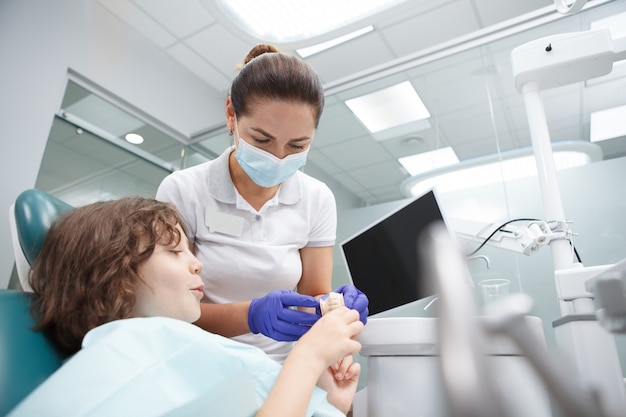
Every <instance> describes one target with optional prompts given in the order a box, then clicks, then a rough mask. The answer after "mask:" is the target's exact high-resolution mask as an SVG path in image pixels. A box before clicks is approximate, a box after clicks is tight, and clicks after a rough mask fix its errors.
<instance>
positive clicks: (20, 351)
mask: <svg viewBox="0 0 626 417" xmlns="http://www.w3.org/2000/svg"><path fill="white" fill-rule="evenodd" d="M71 208H72V207H71V206H70V205H69V204H67V203H65V202H63V201H61V200H59V199H58V198H56V197H54V196H52V195H50V194H48V193H46V192H43V191H41V190H37V189H29V190H26V191H23V192H22V193H21V194H20V195H19V196H18V197H17V199H16V200H15V203H14V204H13V207H12V208H11V210H10V221H11V226H12V235H13V234H14V236H12V237H14V238H16V240H17V242H14V250H15V251H16V266H17V260H18V256H17V255H18V253H17V251H18V250H19V255H20V256H21V259H25V261H26V266H27V267H28V268H27V269H30V264H32V262H33V261H34V260H35V258H36V257H37V255H38V254H39V251H40V250H41V247H42V246H43V242H44V240H45V238H46V235H47V233H48V230H50V226H51V224H52V222H53V221H54V220H55V219H56V218H57V217H58V216H59V215H60V214H61V213H63V212H65V211H67V210H70V209H71ZM13 232H15V233H13ZM15 243H17V244H15ZM18 272H19V271H18ZM26 272H28V270H26ZM22 279H25V281H23V280H22ZM20 282H21V283H22V284H23V286H25V285H27V284H28V281H27V273H26V274H25V275H24V276H20ZM29 288H30V286H28V289H29ZM33 297H34V294H32V293H30V292H24V291H15V290H0V417H2V416H5V415H6V414H7V413H8V412H9V411H10V410H11V409H12V408H13V407H15V406H16V405H17V403H19V402H20V401H21V400H22V399H23V398H24V397H26V396H27V395H28V394H29V393H30V392H31V391H32V390H34V389H35V388H36V387H37V386H38V385H39V384H41V383H42V382H43V381H44V380H45V379H46V378H47V377H48V376H49V375H50V374H52V373H53V372H54V371H56V370H57V369H58V368H59V367H60V366H61V364H62V362H63V361H64V360H65V358H66V357H67V355H66V354H65V353H64V352H63V351H62V350H61V349H60V348H59V347H57V346H56V345H55V343H54V342H53V341H52V339H51V338H50V337H48V335H46V334H45V333H44V332H40V331H35V330H33V327H34V325H35V322H34V320H33V318H32V316H31V313H30V304H31V301H32V299H33Z"/></svg>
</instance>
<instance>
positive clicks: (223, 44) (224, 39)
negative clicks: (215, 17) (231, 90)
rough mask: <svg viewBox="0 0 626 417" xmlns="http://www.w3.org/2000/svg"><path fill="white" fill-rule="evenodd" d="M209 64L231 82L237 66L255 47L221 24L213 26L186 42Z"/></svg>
mask: <svg viewBox="0 0 626 417" xmlns="http://www.w3.org/2000/svg"><path fill="white" fill-rule="evenodd" d="M185 43H186V44H187V45H189V47H191V48H192V49H193V50H194V51H196V52H197V53H198V54H200V56H201V57H202V58H204V59H205V60H206V61H207V62H211V63H214V64H215V67H216V68H217V69H218V70H219V71H220V72H221V73H222V74H223V76H225V77H226V78H228V79H229V80H230V79H232V78H233V77H234V76H235V74H236V69H237V65H239V64H240V63H242V62H243V60H244V58H245V57H246V55H247V54H248V52H250V50H251V49H252V47H253V46H254V45H249V44H247V43H245V42H243V41H241V40H239V39H238V38H236V37H235V36H234V35H233V34H232V33H231V32H229V31H228V30H227V29H226V28H224V26H222V25H221V24H218V25H213V26H211V27H209V28H207V29H205V30H202V31H200V32H198V33H196V34H195V35H193V36H190V37H189V38H187V39H186V40H185Z"/></svg>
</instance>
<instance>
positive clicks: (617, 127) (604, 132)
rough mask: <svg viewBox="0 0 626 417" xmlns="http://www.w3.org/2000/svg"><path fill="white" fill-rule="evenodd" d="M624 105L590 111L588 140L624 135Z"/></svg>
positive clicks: (597, 140) (625, 132) (625, 116)
mask: <svg viewBox="0 0 626 417" xmlns="http://www.w3.org/2000/svg"><path fill="white" fill-rule="evenodd" d="M624 120H626V105H624V106H619V107H612V108H610V109H606V110H601V111H594V112H593V113H591V116H590V120H589V124H590V129H589V140H590V141H592V142H600V141H603V140H607V139H613V138H619V137H621V136H626V123H624Z"/></svg>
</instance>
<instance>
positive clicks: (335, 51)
mask: <svg viewBox="0 0 626 417" xmlns="http://www.w3.org/2000/svg"><path fill="white" fill-rule="evenodd" d="M393 58H394V56H393V55H391V53H390V51H389V48H388V47H387V45H386V44H385V43H384V42H383V40H382V39H381V37H380V36H379V35H378V34H377V33H376V31H374V32H370V33H369V34H367V35H364V36H361V37H359V38H356V39H353V40H351V41H349V42H346V43H344V44H341V45H339V46H336V47H334V48H331V49H328V50H326V51H323V52H321V53H319V54H316V55H313V56H311V57H308V58H307V59H306V60H307V62H309V63H310V64H311V65H312V66H313V68H315V70H316V71H317V73H318V75H319V76H320V78H321V79H322V82H324V83H328V82H331V81H336V80H338V79H341V78H344V77H347V76H349V75H351V74H354V73H356V72H359V71H362V70H363V69H366V68H371V67H374V66H376V65H380V64H383V63H385V62H388V61H389V60H391V59H393Z"/></svg>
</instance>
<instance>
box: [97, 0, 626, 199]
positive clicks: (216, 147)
mask: <svg viewBox="0 0 626 417" xmlns="http://www.w3.org/2000/svg"><path fill="white" fill-rule="evenodd" d="M99 2H100V4H101V5H102V6H103V7H105V8H106V9H108V10H109V11H110V12H111V13H113V14H115V15H116V16H117V17H118V18H119V19H121V20H122V21H124V22H125V23H127V24H128V25H130V26H131V27H133V28H134V29H136V30H137V31H138V32H140V33H141V34H143V35H145V36H146V37H147V38H148V39H150V40H151V41H153V42H154V43H155V44H156V45H157V46H158V47H159V48H162V49H163V50H164V51H165V52H166V53H167V54H169V55H170V56H171V57H172V58H173V59H175V60H176V61H178V62H180V64H181V65H182V66H184V67H186V68H188V69H189V71H190V76H197V77H199V78H201V79H202V80H204V81H205V82H206V83H208V84H209V85H211V86H212V87H214V88H215V89H216V90H217V91H218V92H221V93H223V94H226V91H227V89H228V86H229V82H230V80H231V78H232V77H233V75H234V71H235V67H236V65H237V64H238V63H239V62H240V61H241V60H242V59H243V57H244V56H245V55H246V54H247V52H248V51H249V50H250V49H251V47H252V46H253V45H254V44H256V43H261V42H262V40H260V39H253V38H252V37H250V36H249V35H248V34H247V33H245V32H244V31H243V30H242V28H240V27H238V26H237V25H235V24H234V23H233V22H232V21H230V20H229V19H228V18H227V17H226V16H225V15H223V14H222V13H221V12H220V10H219V8H218V7H217V5H216V4H215V2H214V1H210V0H177V1H168V0H115V1H113V0H99ZM597 5H600V6H598V7H595V6H597ZM620 12H626V2H624V1H601V0H596V1H594V2H590V3H589V4H588V7H587V9H586V10H585V11H583V12H579V13H578V14H576V15H574V16H569V17H563V16H562V15H559V14H558V13H556V12H555V11H554V6H553V0H523V1H520V0H419V1H417V0H409V1H407V2H406V3H405V4H402V5H399V6H396V7H394V8H392V9H391V10H389V11H387V12H384V13H381V14H379V15H376V16H373V17H370V18H367V19H365V20H363V21H360V22H357V23H355V24H352V25H351V26H350V27H348V28H346V29H345V32H349V31H351V30H354V29H355V28H359V27H362V26H365V25H368V24H371V25H373V26H374V28H375V30H374V31H373V32H371V33H369V34H367V35H365V36H363V37H360V38H358V39H355V40H352V41H350V42H348V43H346V44H344V45H341V46H338V47H335V48H333V49H331V50H328V51H325V52H322V53H320V54H318V55H313V56H311V57H309V58H307V61H308V62H310V63H311V65H312V66H313V67H314V68H315V69H316V70H317V72H318V73H319V75H320V77H321V79H322V81H323V83H324V85H325V87H326V89H327V92H328V95H327V105H326V109H325V111H324V114H323V117H322V120H321V123H320V127H319V129H318V132H317V133H316V137H315V141H314V144H313V148H312V150H311V153H310V158H309V163H308V164H307V167H306V169H305V170H307V169H308V170H309V172H311V173H312V174H313V175H315V176H318V177H320V178H322V179H324V180H326V181H327V182H329V185H331V188H333V190H334V191H335V193H336V194H337V193H344V194H346V195H347V196H349V197H350V198H353V199H358V200H359V201H360V202H361V203H362V204H374V203H381V202H386V201H391V200H397V199H401V198H405V197H406V196H404V195H403V194H402V193H401V189H400V184H401V183H402V181H403V180H405V179H406V178H408V174H407V173H406V172H405V171H404V169H403V168H402V167H401V165H400V164H399V163H398V162H397V158H398V157H401V156H406V155H410V154H413V153H418V152H424V151H430V150H433V149H437V148H440V147H444V146H452V147H453V148H454V150H455V151H456V153H457V155H458V156H459V158H460V159H461V160H467V159H471V158H476V157H480V156H483V155H487V154H493V153H495V152H497V151H498V150H501V151H504V150H508V149H514V148H519V147H523V146H529V145H530V137H529V133H528V127H527V121H526V115H525V111H524V107H523V103H522V99H521V96H520V95H519V93H518V92H517V91H516V90H515V86H514V82H513V75H512V70H511V65H510V52H511V50H512V49H513V48H514V47H516V46H518V45H521V44H524V43H526V42H529V41H531V40H534V39H537V38H540V37H544V36H547V35H550V34H555V33H564V32H575V31H581V30H588V29H589V25H590V21H591V20H593V19H595V18H598V17H605V16H607V15H613V14H616V13H620ZM539 21H544V22H549V23H547V24H544V25H538V23H537V22H539ZM532 26H536V27H534V28H533V27H532ZM521 28H526V29H527V30H524V31H521V32H520V33H515V32H518V31H520V30H521ZM340 32H341V31H339V32H337V33H332V34H329V37H332V36H335V35H337V34H339V33H340ZM331 35H332V36H331ZM320 40H323V39H321V38H320V39H316V40H314V41H311V42H308V43H302V44H297V45H296V44H289V45H277V46H278V47H279V48H281V49H282V50H284V51H289V52H292V51H294V50H295V48H296V47H303V46H309V45H310V44H313V43H317V42H318V41H320ZM192 74H193V75H192ZM406 80H409V81H410V82H411V83H412V84H413V86H414V87H415V89H416V90H417V92H418V93H419V94H420V96H421V98H422V100H423V102H424V103H425V105H426V107H427V108H428V109H429V111H430V113H431V115H432V117H431V119H430V120H429V122H430V123H429V124H430V127H428V128H426V129H423V127H424V126H421V125H408V126H405V127H403V128H398V129H393V130H391V131H388V132H384V134H383V135H382V136H384V138H382V139H384V140H380V139H381V137H380V135H379V137H374V136H373V135H372V134H370V133H369V132H368V131H367V129H365V127H364V126H363V125H362V124H361V123H360V122H359V121H358V120H357V119H356V118H355V117H354V116H353V115H352V113H351V112H350V110H349V109H348V107H347V106H346V105H345V104H344V100H346V99H348V98H352V97H355V96H358V95H361V94H364V93H369V92H372V91H375V90H377V89H379V88H383V87H387V86H390V85H393V84H396V83H399V82H402V81H406ZM543 97H544V100H545V107H546V114H547V116H548V122H549V126H550V129H551V136H552V140H553V141H556V140H588V137H589V115H590V113H591V112H592V111H594V110H599V109H604V108H607V107H612V106H616V105H624V104H626V69H625V68H624V66H621V67H620V68H616V70H615V71H614V73H613V74H612V75H611V76H610V77H605V78H603V79H600V80H598V81H595V82H588V83H579V84H574V85H570V86H567V87H561V88H558V89H554V90H550V91H547V92H545V94H544V95H543ZM207 131H208V132H212V133H211V134H207V133H203V132H207ZM203 132H197V134H195V135H192V137H191V138H189V143H194V144H195V146H198V147H200V148H202V149H206V150H207V151H209V152H210V153H212V154H218V153H221V151H222V150H223V149H224V147H225V146H227V145H228V143H229V140H230V138H229V137H228V136H227V135H226V134H225V131H224V129H223V126H206V129H204V130H203ZM622 142H623V140H620V141H617V140H616V141H613V142H611V143H609V144H608V145H606V147H605V157H616V156H622V155H625V154H626V146H624V145H623V143H622Z"/></svg>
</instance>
